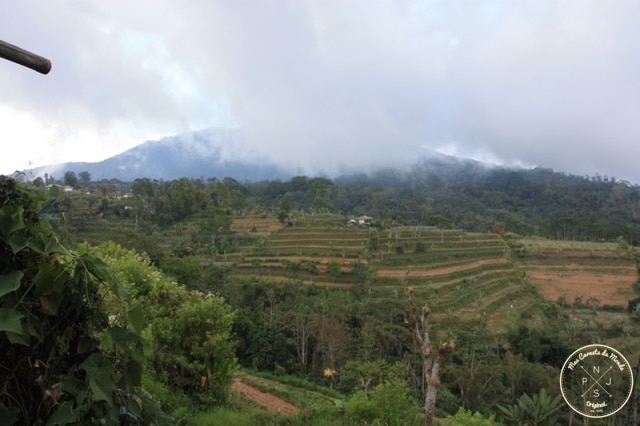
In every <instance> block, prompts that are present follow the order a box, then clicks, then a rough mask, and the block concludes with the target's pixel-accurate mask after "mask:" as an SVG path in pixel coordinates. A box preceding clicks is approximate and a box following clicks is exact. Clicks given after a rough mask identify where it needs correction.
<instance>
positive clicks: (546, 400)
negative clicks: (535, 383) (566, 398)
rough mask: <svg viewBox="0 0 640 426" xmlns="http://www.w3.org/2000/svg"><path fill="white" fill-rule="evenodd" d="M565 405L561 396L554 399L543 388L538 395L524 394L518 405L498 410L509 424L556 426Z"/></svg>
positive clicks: (502, 407) (499, 406)
mask: <svg viewBox="0 0 640 426" xmlns="http://www.w3.org/2000/svg"><path fill="white" fill-rule="evenodd" d="M563 405H564V402H563V401H562V397H561V396H560V395H557V396H556V397H555V398H553V399H552V398H551V396H550V395H548V394H547V392H546V391H545V390H544V388H542V389H540V393H539V394H537V395H536V394H534V395H533V396H529V395H528V394H524V395H522V396H521V397H520V398H519V399H518V402H517V403H516V404H514V405H511V406H506V407H505V406H502V405H498V409H499V410H500V412H501V414H502V417H503V419H504V421H506V422H507V424H514V425H516V424H517V425H530V426H555V425H556V424H557V422H558V417H559V414H558V411H560V408H562V406H563Z"/></svg>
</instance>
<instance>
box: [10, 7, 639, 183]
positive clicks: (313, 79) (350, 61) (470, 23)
mask: <svg viewBox="0 0 640 426" xmlns="http://www.w3.org/2000/svg"><path fill="white" fill-rule="evenodd" d="M3 1H4V3H6V4H5V5H3V7H2V13H1V14H0V40H3V41H6V42H8V43H11V44H14V45H17V46H20V47H22V48H24V49H26V50H29V51H32V52H34V53H37V54H39V55H41V56H44V57H46V58H48V59H50V60H51V62H52V69H51V72H50V73H49V74H47V75H42V74H39V73H37V72H35V71H32V70H30V69H28V68H25V67H22V66H19V65H17V64H14V63H12V62H9V61H6V60H0V141H2V146H3V147H4V149H3V152H2V155H0V173H4V174H10V173H13V172H14V171H16V170H24V169H27V168H31V167H36V166H44V165H48V164H55V163H60V162H67V161H100V160H103V159H105V158H108V157H111V156H113V155H116V154H118V153H121V152H123V151H125V150H127V149H129V148H132V147H133V146H135V145H137V144H140V143H143V142H145V141H147V140H157V139H160V138H162V137H165V136H171V135H175V134H180V133H185V132H191V131H196V130H201V129H204V128H208V127H222V128H237V129H240V130H241V132H242V134H243V135H244V138H243V140H242V146H241V147H238V146H234V147H229V148H228V153H229V155H230V156H234V155H235V156H237V157H239V158H243V157H247V156H256V157H261V158H269V159H271V160H274V161H276V162H278V163H279V164H282V165H284V166H291V167H294V168H297V169H298V170H300V171H302V172H305V173H309V174H312V173H317V172H321V171H323V170H324V171H329V172H331V171H336V170H340V169H342V168H349V167H355V168H358V167H363V168H366V167H374V166H380V165H392V164H395V163H397V164H400V163H403V162H406V161H408V160H409V161H410V160H412V159H417V158H420V157H421V156H424V155H427V154H428V153H430V152H433V151H436V152H440V153H445V154H451V155H456V156H459V157H464V158H473V159H477V160H481V161H488V162H492V163H497V164H503V165H509V166H512V165H513V166H523V167H536V166H540V167H546V168H553V169H554V170H556V171H562V172H565V173H570V174H577V175H589V176H595V175H600V176H608V177H615V178H616V179H619V180H628V181H630V182H632V183H635V184H640V167H638V166H637V162H638V159H639V158H640V143H639V142H640V43H638V40H640V25H638V22H639V19H640V2H637V1H634V0H614V1H607V2H604V1H601V0H575V1H573V0H521V1H514V0H502V1H498V0H482V1H473V0H184V1H180V2H178V1H175V0H136V1H126V0H109V1H98V0H51V1H41V0H21V1H8V0H3Z"/></svg>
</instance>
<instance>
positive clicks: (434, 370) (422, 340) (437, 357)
mask: <svg viewBox="0 0 640 426" xmlns="http://www.w3.org/2000/svg"><path fill="white" fill-rule="evenodd" d="M407 295H408V298H409V304H408V306H407V309H406V311H405V319H404V320H405V324H406V326H407V328H408V329H409V330H410V331H411V335H412V336H413V341H414V342H415V344H416V346H417V347H418V349H420V352H421V354H422V369H423V374H424V379H425V382H426V384H427V392H426V395H425V399H424V416H423V417H422V424H423V426H431V425H432V424H433V417H434V415H435V411H436V395H437V393H438V388H439V387H440V367H441V366H442V363H443V362H444V360H445V358H446V357H447V356H448V355H449V354H451V352H453V349H454V348H455V345H454V343H453V342H443V343H440V344H439V345H438V351H437V353H435V354H434V352H433V347H432V343H431V338H430V333H431V328H432V327H433V325H432V324H431V323H430V322H429V313H430V311H429V308H428V307H427V306H424V307H423V308H422V312H421V315H420V318H419V319H418V312H417V311H418V309H417V307H416V302H415V296H414V293H413V288H409V289H408V291H407Z"/></svg>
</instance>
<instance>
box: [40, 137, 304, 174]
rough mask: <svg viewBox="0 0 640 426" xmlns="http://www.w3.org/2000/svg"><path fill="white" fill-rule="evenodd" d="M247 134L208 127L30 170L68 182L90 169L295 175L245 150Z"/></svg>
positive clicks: (169, 172)
mask: <svg viewBox="0 0 640 426" xmlns="http://www.w3.org/2000/svg"><path fill="white" fill-rule="evenodd" d="M242 138H243V136H242V135H241V134H240V132H238V131H236V130H232V129H206V130H201V131H197V132H191V133H184V134H180V135H176V136H170V137H166V138H163V139H160V140H157V141H147V142H144V143H142V144H140V145H138V146H135V147H134V148H131V149H129V150H127V151H125V152H123V153H121V154H118V155H116V156H113V157H111V158H108V159H106V160H103V161H100V162H94V163H90V162H71V163H62V164H55V165H50V166H43V167H38V168H34V169H31V170H29V171H27V174H28V175H33V176H43V175H44V173H48V174H49V175H53V176H55V177H56V178H62V176H63V175H64V173H65V172H66V171H73V172H75V173H80V172H83V171H87V172H89V173H90V174H91V179H92V180H94V181H95V180H102V179H118V180H120V181H123V182H132V181H134V180H135V179H138V178H143V177H146V178H150V179H163V180H172V179H178V178H180V177H189V178H200V177H204V178H213V177H216V178H224V177H233V178H234V179H237V180H239V181H260V180H271V179H286V178H288V177H290V176H291V175H292V174H291V172H288V171H287V170H285V169H284V168H282V167H280V166H278V165H276V164H275V163H273V162H271V161H268V160H265V159H263V158H260V157H258V156H256V155H255V154H254V153H252V152H247V151H245V150H244V149H243V144H242Z"/></svg>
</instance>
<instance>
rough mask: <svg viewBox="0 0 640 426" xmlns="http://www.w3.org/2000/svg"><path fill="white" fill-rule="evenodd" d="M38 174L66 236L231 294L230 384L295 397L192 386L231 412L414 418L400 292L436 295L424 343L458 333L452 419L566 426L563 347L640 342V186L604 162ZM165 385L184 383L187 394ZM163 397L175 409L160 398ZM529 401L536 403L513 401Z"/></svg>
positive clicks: (412, 358)
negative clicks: (598, 167) (274, 401)
mask: <svg viewBox="0 0 640 426" xmlns="http://www.w3.org/2000/svg"><path fill="white" fill-rule="evenodd" d="M45 183H46V184H51V183H52V182H44V181H36V182H33V183H32V185H35V186H36V187H41V188H42V189H43V190H44V191H45V193H46V195H47V198H46V200H44V202H43V214H44V215H45V217H47V218H48V219H49V220H50V221H51V223H52V224H53V226H54V229H55V230H56V232H57V233H58V235H59V236H60V238H62V239H63V240H64V241H66V242H68V244H89V245H92V246H93V245H95V246H98V245H102V246H103V247H104V244H117V245H118V246H122V247H123V249H122V250H135V252H137V253H141V254H142V253H145V254H144V256H148V257H146V258H147V259H148V261H149V265H153V267H157V268H159V270H160V271H162V273H163V274H166V275H167V276H168V277H171V278H170V279H173V280H175V282H177V283H180V284H183V285H185V287H186V289H188V290H190V291H191V292H196V293H197V294H207V293H209V292H211V293H214V294H218V295H220V296H222V297H223V298H224V300H225V302H226V303H228V304H229V306H230V307H231V308H232V309H233V312H234V320H233V325H232V335H231V336H232V339H233V342H234V345H235V355H234V356H235V358H236V359H237V362H238V365H239V367H240V369H239V372H240V371H241V372H242V374H241V375H237V376H236V379H235V380H236V385H234V389H236V391H237V392H242V390H244V391H246V392H249V391H247V386H249V387H252V389H260V390H261V391H262V392H263V393H266V394H269V395H271V396H277V397H279V398H280V399H282V400H285V401H287V402H288V403H290V404H293V405H294V406H295V407H297V409H298V411H296V410H291V411H290V412H291V413H293V414H290V416H293V417H287V418H286V419H284V418H283V417H281V416H279V415H277V414H268V412H265V411H261V409H260V408H256V407H255V406H253V405H251V404H254V403H255V401H254V402H251V401H248V400H246V399H243V398H241V397H240V396H239V395H241V394H242V393H234V394H233V395H235V397H233V398H232V399H231V400H230V402H225V400H224V398H218V399H217V401H222V403H220V402H216V398H213V399H211V400H205V399H203V396H202V395H199V394H198V396H197V398H196V397H194V398H196V399H198V400H199V401H204V402H205V405H202V406H200V409H204V410H205V411H206V410H210V414H209V415H211V416H215V417H217V418H226V419H228V421H226V423H228V424H234V423H235V424H250V423H255V422H260V423H264V422H265V421H266V422H273V423H274V424H279V423H280V422H282V423H283V424H285V423H286V424H290V423H291V422H293V423H294V424H298V423H296V422H299V424H308V423H309V422H311V421H314V422H316V424H327V423H338V424H362V423H369V422H372V421H374V420H375V419H378V420H379V421H383V422H385V423H388V424H419V423H420V418H421V415H420V413H421V409H420V407H421V405H422V404H423V403H424V401H425V393H426V391H427V387H426V384H425V381H424V379H423V371H422V358H421V352H420V350H419V349H418V348H417V347H416V345H415V344H414V341H413V339H412V333H411V331H410V330H409V329H408V328H407V326H406V322H407V321H408V317H407V315H408V314H407V312H408V311H407V308H408V306H409V299H408V290H409V289H412V294H413V295H414V297H415V299H416V300H417V302H418V303H419V304H426V305H428V306H429V308H430V317H429V318H430V321H431V323H432V324H434V325H435V327H434V328H433V329H432V330H433V331H432V333H431V338H432V340H433V342H434V344H436V345H438V344H439V343H440V342H452V343H453V344H454V345H455V349H454V350H453V351H452V352H451V354H449V356H448V357H447V358H446V360H445V361H444V363H443V365H442V368H441V371H440V381H441V383H442V385H441V386H440V388H439V389H438V392H437V404H436V408H437V410H436V415H437V416H439V417H440V418H441V419H444V418H445V417H447V416H450V417H452V418H451V419H449V420H442V421H443V422H445V423H444V424H468V423H467V421H470V420H469V419H470V418H471V416H472V414H473V413H478V414H477V416H478V418H477V420H478V421H480V418H482V419H484V420H483V421H486V422H487V423H482V424H492V420H490V419H491V418H493V419H494V420H495V419H501V420H502V421H503V422H505V423H506V424H521V423H526V422H528V421H530V420H532V418H531V417H527V416H533V415H534V414H533V411H535V410H542V412H543V414H544V415H545V416H547V417H546V418H547V421H553V420H554V419H555V421H558V422H559V424H567V423H568V422H569V420H570V419H572V418H574V419H575V420H577V419H578V418H579V416H577V415H575V416H574V415H573V414H572V412H571V410H570V409H569V408H568V407H567V406H565V405H564V402H562V400H561V398H560V396H559V388H558V377H559V369H560V367H561V365H562V363H563V362H564V360H565V359H566V357H567V356H568V355H569V354H570V353H571V352H572V351H573V350H575V349H576V348H578V347H580V346H582V345H585V344H589V343H593V342H605V343H607V344H610V345H612V346H614V347H616V348H618V349H619V350H621V351H622V352H624V353H625V354H626V355H628V357H629V359H636V358H637V357H638V355H640V345H638V344H637V343H636V340H637V339H630V338H629V337H637V336H638V335H640V329H638V322H637V321H638V319H639V318H640V317H638V315H637V312H638V306H639V304H638V301H639V300H640V299H638V296H639V295H640V294H639V293H638V285H637V282H638V276H637V275H638V273H637V271H638V266H637V260H638V258H639V253H640V252H639V251H638V249H637V248H636V247H635V245H636V244H637V242H638V241H640V239H638V236H639V235H640V234H638V232H639V231H640V228H639V227H638V224H639V223H638V206H639V205H638V195H639V194H638V188H637V187H636V186H633V185H630V184H629V183H623V182H618V181H616V180H615V179H613V178H583V177H576V176H567V175H563V174H559V173H554V172H552V171H550V170H543V169H535V170H506V169H487V168H484V167H482V166H480V165H479V164H477V163H467V164H464V165H461V164H459V163H457V162H449V161H448V160H444V159H443V160H441V161H440V162H430V163H429V164H426V163H425V164H423V165H421V166H420V167H416V168H415V169H412V170H409V171H406V172H403V173H400V172H398V171H395V170H387V171H381V172H378V173H375V174H371V175H358V176H344V177H341V178H337V179H333V180H332V179H328V178H324V177H305V176H298V177H295V178H292V179H290V180H286V181H264V182H239V181H236V180H234V179H232V178H225V179H222V180H218V179H204V178H203V179H188V178H182V179H177V180H173V181H162V180H152V179H137V180H136V181H134V182H119V181H115V180H114V181H99V182H92V181H91V180H90V179H88V176H86V175H83V179H79V178H78V177H77V176H75V174H74V173H67V174H66V175H65V176H64V179H63V181H61V182H60V184H64V183H67V184H68V185H70V186H71V187H72V188H70V189H72V190H70V191H65V190H63V189H62V188H61V187H56V186H53V187H50V188H48V189H45V188H44V184H45ZM30 185H31V184H30ZM359 221H360V222H359ZM107 247H110V246H107ZM116 247H117V246H116ZM102 250H105V249H104V248H103V249H102ZM113 250H115V252H113ZM118 250H119V249H118ZM107 252H108V253H119V252H118V251H117V250H116V249H115V248H112V249H108V250H107ZM111 256H112V257H113V256H114V254H111ZM124 258H125V259H126V256H125V257H124ZM110 262H113V260H112V261H110ZM130 279H131V278H128V280H130ZM134 288H135V286H134ZM147 303H148V302H147ZM181 312H182V311H181ZM185 312H186V311H185ZM164 350H168V347H166V348H165V349H162V346H157V351H160V352H154V356H155V357H156V358H157V359H159V360H162V359H164V356H163V355H162V351H164ZM158 357H159V358H158ZM175 374H176V375H177V376H179V375H180V374H182V373H181V372H180V371H179V370H176V371H175ZM238 374H239V373H238ZM177 376H176V377H177ZM176 383H183V385H182V389H184V392H185V395H187V397H188V395H190V392H193V394H194V395H196V391H198V390H197V389H191V388H190V387H189V386H185V384H184V382H181V381H180V380H178V381H177V382H176ZM240 383H242V384H243V385H242V386H241V385H240ZM541 389H543V390H544V391H542V393H541ZM200 392H201V390H200ZM218 392H219V390H218ZM250 394H251V395H253V398H258V396H256V395H258V393H257V392H253V393H250ZM216 395H220V394H219V393H218V394H216ZM547 397H549V398H550V400H549V401H546V400H545V398H547ZM159 398H160V399H161V400H163V403H164V404H166V405H167V407H170V408H171V409H175V407H176V401H175V400H172V398H171V397H170V395H168V394H162V393H161V396H159ZM163 398H164V399H163ZM523 398H524V399H527V398H530V399H531V398H533V401H534V406H535V404H539V405H538V406H536V407H537V408H531V410H529V411H527V410H525V411H518V408H517V407H518V406H519V404H522V403H523V401H524V399H523ZM558 398H560V399H558ZM551 399H553V400H554V401H553V403H551ZM194 400H195V399H194ZM383 401H387V403H383ZM389 401H393V402H392V403H391V404H389V403H388V402H389ZM545 401H546V402H545ZM216 404H217V405H216ZM545 404H546V405H545ZM498 405H500V406H502V407H503V408H504V410H502V409H498V408H497V406H498ZM461 409H462V410H466V411H459V410H461ZM532 410H533V411H532ZM545 410H546V411H545ZM538 413H539V411H538ZM174 414H175V413H174ZM178 414H180V413H179V412H178ZM181 414H182V415H185V414H187V413H184V412H182V413H181ZM631 415H635V412H634V413H632V412H631V411H624V412H621V413H620V414H618V415H617V417H615V419H614V421H615V422H616V423H614V424H623V423H624V422H626V421H627V420H628V419H629V418H630V417H629V416H631ZM518 416H520V417H518ZM453 417H456V418H458V420H457V421H458V423H455V421H454V420H453ZM206 418H207V414H202V417H197V416H192V415H186V417H185V419H190V421H192V422H194V424H200V423H199V421H202V424H207V423H206V420H205V419H206ZM267 419H268V420H267ZM292 419H293V420H292ZM381 419H383V420H381ZM463 419H467V420H466V421H465V420H463ZM447 421H449V422H451V423H446V422H447ZM580 421H581V420H580ZM243 422H245V423H243ZM590 424H605V423H598V422H597V421H594V422H592V423H590Z"/></svg>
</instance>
